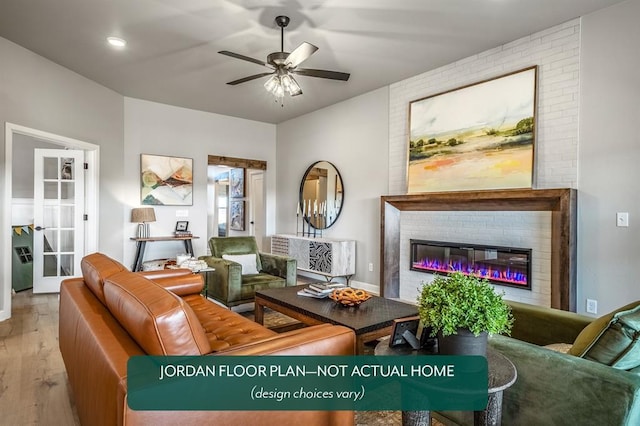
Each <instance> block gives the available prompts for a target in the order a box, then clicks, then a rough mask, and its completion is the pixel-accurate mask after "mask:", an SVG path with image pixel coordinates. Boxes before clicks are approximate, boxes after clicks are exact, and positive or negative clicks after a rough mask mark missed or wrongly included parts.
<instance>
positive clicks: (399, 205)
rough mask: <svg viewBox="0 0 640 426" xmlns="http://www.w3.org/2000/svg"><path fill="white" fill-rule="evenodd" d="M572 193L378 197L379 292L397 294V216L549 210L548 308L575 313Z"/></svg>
mask: <svg viewBox="0 0 640 426" xmlns="http://www.w3.org/2000/svg"><path fill="white" fill-rule="evenodd" d="M576 199H577V194H576V190H575V189H571V188H561V189H508V190H499V191H460V192H434V193H424V194H415V195H388V196H382V197H380V204H381V206H380V207H381V220H380V226H381V234H380V241H381V243H382V244H381V248H380V264H381V265H382V267H381V268H380V292H381V294H382V296H385V297H398V296H399V293H400V279H399V277H400V266H399V264H398V263H399V262H398V257H399V255H400V212H401V211H550V212H551V307H552V308H558V309H563V310H565V311H573V312H575V311H576V210H577V208H576Z"/></svg>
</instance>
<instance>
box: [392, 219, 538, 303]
mask: <svg viewBox="0 0 640 426" xmlns="http://www.w3.org/2000/svg"><path fill="white" fill-rule="evenodd" d="M400 221H401V226H400V239H401V244H400V259H399V261H400V266H401V268H400V298H401V299H403V300H407V301H410V302H414V301H415V300H416V297H417V295H418V291H419V288H420V286H421V284H422V283H423V282H430V281H431V280H432V279H433V275H432V274H425V273H422V272H417V271H411V270H410V269H409V265H410V263H411V253H410V252H411V250H410V247H409V240H411V239H423V240H434V241H453V242H457V243H468V244H488V245H491V244H495V245H497V246H508V247H518V248H530V249H532V252H531V278H532V282H531V291H529V290H523V289H520V288H513V287H506V286H496V288H497V289H498V290H499V291H504V293H505V298H506V299H509V300H517V301H520V302H525V303H532V304H537V305H542V306H550V305H551V291H550V289H551V213H550V212H446V213H443V212H402V213H401V214H400Z"/></svg>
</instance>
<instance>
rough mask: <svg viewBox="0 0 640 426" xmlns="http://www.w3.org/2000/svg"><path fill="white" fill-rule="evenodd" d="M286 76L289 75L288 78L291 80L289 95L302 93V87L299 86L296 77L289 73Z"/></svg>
mask: <svg viewBox="0 0 640 426" xmlns="http://www.w3.org/2000/svg"><path fill="white" fill-rule="evenodd" d="M287 77H289V80H290V81H291V82H290V84H289V89H288V91H289V95H291V96H298V95H302V89H301V88H300V85H299V84H298V82H297V81H296V79H295V78H293V76H291V75H287Z"/></svg>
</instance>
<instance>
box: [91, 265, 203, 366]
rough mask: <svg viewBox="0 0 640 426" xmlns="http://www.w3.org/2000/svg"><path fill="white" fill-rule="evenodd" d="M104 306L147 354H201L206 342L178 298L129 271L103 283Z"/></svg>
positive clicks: (115, 275)
mask: <svg viewBox="0 0 640 426" xmlns="http://www.w3.org/2000/svg"><path fill="white" fill-rule="evenodd" d="M103 290H104V297H105V301H106V306H107V308H108V309H109V311H110V312H111V314H112V315H113V316H114V317H115V318H116V319H117V320H118V322H119V323H120V325H122V327H123V328H124V329H125V330H127V332H128V333H129V335H130V336H131V337H132V338H133V339H134V340H135V341H136V342H137V343H138V345H140V347H142V349H143V350H144V351H145V352H146V353H147V354H149V355H203V354H206V353H209V352H211V346H210V345H209V340H208V339H207V336H206V335H205V332H204V329H203V328H202V325H201V324H200V322H199V321H198V318H197V316H196V315H195V313H194V312H193V310H192V309H191V308H190V307H189V306H188V305H187V304H186V303H185V302H184V301H183V300H182V299H181V298H180V297H178V296H176V295H175V294H173V293H171V292H170V291H168V290H165V289H164V288H162V287H161V286H159V285H158V284H156V283H154V282H153V281H150V280H148V279H146V278H144V277H142V276H140V275H138V274H134V273H132V272H129V271H123V272H119V273H117V274H114V275H112V276H110V277H109V278H107V279H106V280H105V282H104V287H103Z"/></svg>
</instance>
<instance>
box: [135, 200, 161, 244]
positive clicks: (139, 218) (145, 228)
mask: <svg viewBox="0 0 640 426" xmlns="http://www.w3.org/2000/svg"><path fill="white" fill-rule="evenodd" d="M155 221H156V212H155V210H153V207H139V208H135V209H131V222H133V223H137V224H138V233H137V235H136V236H137V237H138V238H149V237H150V234H149V222H155Z"/></svg>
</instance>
